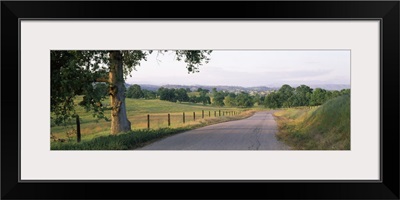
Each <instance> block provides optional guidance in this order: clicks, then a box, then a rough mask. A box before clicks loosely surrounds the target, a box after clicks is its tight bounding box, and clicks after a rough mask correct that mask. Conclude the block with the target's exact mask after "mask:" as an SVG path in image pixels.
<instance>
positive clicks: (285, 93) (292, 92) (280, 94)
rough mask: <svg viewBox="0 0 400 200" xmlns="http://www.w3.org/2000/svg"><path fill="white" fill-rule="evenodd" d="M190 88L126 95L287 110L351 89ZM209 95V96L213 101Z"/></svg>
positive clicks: (136, 89)
mask: <svg viewBox="0 0 400 200" xmlns="http://www.w3.org/2000/svg"><path fill="white" fill-rule="evenodd" d="M98 87H103V85H98ZM189 92H191V90H190V89H189V88H179V89H175V88H171V89H169V88H164V87H160V88H159V89H158V90H157V92H155V91H150V90H145V89H141V87H140V86H139V85H137V84H135V85H132V86H130V87H129V88H128V90H127V92H126V97H128V98H134V99H160V100H164V101H170V102H191V103H202V104H204V105H206V104H212V105H214V106H219V107H222V106H228V107H242V108H249V107H253V106H254V105H255V104H258V105H264V106H265V107H268V108H289V107H297V106H317V105H322V104H323V103H325V102H326V101H328V100H330V99H332V98H335V97H338V96H341V95H344V94H350V89H343V90H340V91H329V90H325V89H321V88H316V89H312V88H310V87H309V86H307V85H300V86H298V87H295V88H294V87H291V86H290V85H287V84H285V85H283V86H282V87H281V88H279V90H277V91H273V92H271V93H269V94H268V95H266V96H261V95H260V94H255V95H250V94H249V93H247V92H239V93H234V92H227V91H217V89H216V88H213V89H212V90H211V92H210V91H209V90H207V89H202V88H198V89H197V92H198V95H192V96H189V95H188V93H189ZM210 96H212V101H211V98H210Z"/></svg>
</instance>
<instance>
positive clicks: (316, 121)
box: [274, 96, 350, 150]
mask: <svg viewBox="0 0 400 200" xmlns="http://www.w3.org/2000/svg"><path fill="white" fill-rule="evenodd" d="M274 116H275V118H276V120H277V123H278V128H279V133H278V134H277V137H278V139H280V140H282V141H283V142H285V143H286V144H288V145H289V146H291V147H292V148H293V149H300V150H350V97H349V96H342V97H338V98H335V99H332V100H330V101H328V102H327V103H325V104H324V105H322V106H320V107H315V108H312V109H306V108H304V109H287V110H281V111H278V112H275V113H274Z"/></svg>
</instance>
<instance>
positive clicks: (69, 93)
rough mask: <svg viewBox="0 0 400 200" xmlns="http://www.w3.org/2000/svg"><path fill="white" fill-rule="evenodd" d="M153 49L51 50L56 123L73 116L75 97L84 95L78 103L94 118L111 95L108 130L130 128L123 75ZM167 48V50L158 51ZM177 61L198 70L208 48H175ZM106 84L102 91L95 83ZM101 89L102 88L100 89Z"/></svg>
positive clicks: (52, 88)
mask: <svg viewBox="0 0 400 200" xmlns="http://www.w3.org/2000/svg"><path fill="white" fill-rule="evenodd" d="M152 52H153V51H151V50H149V51H142V50H102V51H90V50H89V51H54V50H53V51H51V52H50V59H51V62H50V63H51V94H50V102H51V108H50V109H51V112H52V116H51V117H52V119H53V120H54V122H55V123H56V124H63V123H65V122H66V121H67V120H69V119H71V117H74V116H76V112H75V108H74V106H75V103H74V98H75V97H76V96H77V95H83V100H82V101H81V102H79V105H81V106H83V107H85V109H86V110H87V111H92V112H93V115H94V116H95V117H97V118H107V117H106V116H104V108H103V107H102V105H101V103H100V102H101V101H102V100H104V99H105V98H106V96H110V101H111V104H110V105H111V107H112V114H111V121H112V124H111V133H113V134H116V133H118V132H121V131H128V130H130V122H129V121H128V119H127V118H126V110H125V90H126V88H125V85H124V83H125V79H126V78H127V76H129V75H131V72H132V71H133V70H136V67H137V66H140V63H141V61H146V60H147V56H148V55H149V54H151V53H152ZM160 52H166V50H163V51H160ZM174 52H175V55H176V59H177V60H178V61H184V62H185V63H186V68H187V70H188V73H196V72H199V68H200V66H202V65H203V64H205V63H208V61H209V59H210V58H209V55H210V54H211V52H212V51H211V50H176V51H174ZM99 82H103V83H105V84H106V85H107V88H108V92H107V93H105V92H101V87H96V83H99ZM103 91H104V90H103Z"/></svg>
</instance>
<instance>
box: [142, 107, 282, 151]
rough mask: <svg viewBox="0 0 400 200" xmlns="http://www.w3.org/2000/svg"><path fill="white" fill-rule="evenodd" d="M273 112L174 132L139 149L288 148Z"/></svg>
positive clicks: (259, 113) (258, 113)
mask: <svg viewBox="0 0 400 200" xmlns="http://www.w3.org/2000/svg"><path fill="white" fill-rule="evenodd" d="M276 132H277V126H276V122H275V120H274V117H273V116H272V112H271V111H269V112H257V113H255V114H254V115H253V116H251V117H249V118H246V119H242V120H237V121H230V122H225V123H220V124H215V125H210V126H206V127H202V128H198V129H195V130H191V131H187V132H184V133H180V134H177V135H173V136H170V137H167V138H165V139H162V140H160V141H157V142H154V143H152V144H149V145H147V146H145V147H143V148H141V149H138V150H286V149H289V147H287V146H286V145H284V144H282V143H281V142H279V141H277V139H276V137H275V134H276Z"/></svg>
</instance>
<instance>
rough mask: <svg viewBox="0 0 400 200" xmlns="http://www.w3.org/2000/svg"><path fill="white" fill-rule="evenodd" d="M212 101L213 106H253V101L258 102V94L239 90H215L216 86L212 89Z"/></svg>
mask: <svg viewBox="0 0 400 200" xmlns="http://www.w3.org/2000/svg"><path fill="white" fill-rule="evenodd" d="M212 94H213V102H212V104H213V105H215V106H229V107H244V108H249V107H253V106H254V103H259V99H258V98H259V97H260V96H259V95H256V96H250V94H249V93H247V92H240V93H238V94H236V93H233V92H224V91H217V89H216V88H213V89H212Z"/></svg>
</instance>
